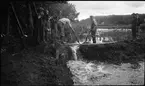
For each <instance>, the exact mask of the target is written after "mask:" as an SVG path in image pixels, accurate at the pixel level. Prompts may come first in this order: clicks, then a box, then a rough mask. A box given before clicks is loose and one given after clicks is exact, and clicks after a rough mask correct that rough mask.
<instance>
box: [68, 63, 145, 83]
mask: <svg viewBox="0 0 145 86" xmlns="http://www.w3.org/2000/svg"><path fill="white" fill-rule="evenodd" d="M140 65H141V67H140V68H139V69H136V70H134V69H131V68H130V66H131V65H130V64H128V63H126V64H122V65H121V66H118V65H113V64H104V63H99V64H96V63H92V62H86V61H83V60H77V61H73V60H70V61H68V62H67V66H68V68H70V71H71V72H72V74H73V75H74V76H73V77H72V79H73V81H74V85H131V84H132V82H133V83H135V84H138V85H143V84H144V62H141V63H140ZM134 79H135V80H136V81H137V82H136V81H135V82H134V81H133V80H134Z"/></svg>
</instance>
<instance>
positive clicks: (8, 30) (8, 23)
mask: <svg viewBox="0 0 145 86" xmlns="http://www.w3.org/2000/svg"><path fill="white" fill-rule="evenodd" d="M7 25H8V26H7V33H6V34H7V35H8V34H9V33H10V14H9V8H8V21H7Z"/></svg>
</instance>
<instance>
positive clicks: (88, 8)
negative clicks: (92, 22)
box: [69, 1, 145, 20]
mask: <svg viewBox="0 0 145 86" xmlns="http://www.w3.org/2000/svg"><path fill="white" fill-rule="evenodd" d="M69 3H72V4H74V5H75V7H76V10H77V12H80V15H79V16H78V19H79V20H82V19H86V18H88V17H89V16H90V15H94V16H96V15H112V14H114V15H125V14H132V13H145V1H69Z"/></svg>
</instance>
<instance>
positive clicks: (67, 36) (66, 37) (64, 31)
mask: <svg viewBox="0 0 145 86" xmlns="http://www.w3.org/2000/svg"><path fill="white" fill-rule="evenodd" d="M75 17H76V15H75V14H70V15H69V16H68V17H67V18H61V19H59V20H58V23H57V25H58V32H59V33H58V34H59V36H60V40H62V41H63V42H70V41H71V40H72V35H71V33H72V32H73V33H74V34H75V31H74V29H73V28H72V25H71V21H70V20H74V18H75Z"/></svg>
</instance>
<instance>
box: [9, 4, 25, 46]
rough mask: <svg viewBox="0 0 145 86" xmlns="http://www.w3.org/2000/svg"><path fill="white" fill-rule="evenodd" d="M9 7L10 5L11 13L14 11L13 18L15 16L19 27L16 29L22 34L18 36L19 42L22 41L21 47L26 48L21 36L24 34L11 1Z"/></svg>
mask: <svg viewBox="0 0 145 86" xmlns="http://www.w3.org/2000/svg"><path fill="white" fill-rule="evenodd" d="M11 7H12V10H13V13H14V15H15V18H16V20H17V23H18V26H19V29H18V31H19V34H21V35H22V37H20V40H21V43H22V47H23V48H26V45H25V43H24V40H23V37H25V34H24V33H23V30H22V27H21V24H20V22H19V19H18V17H17V15H16V11H15V9H14V7H13V4H12V3H11Z"/></svg>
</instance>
